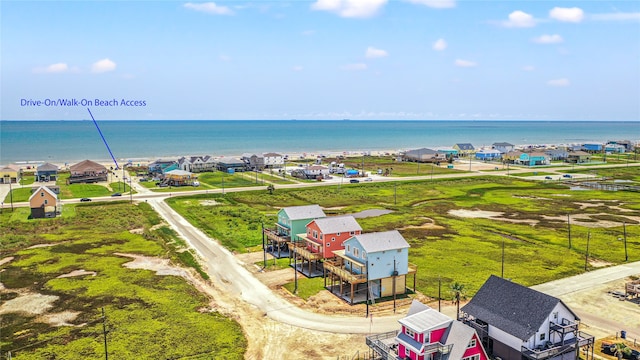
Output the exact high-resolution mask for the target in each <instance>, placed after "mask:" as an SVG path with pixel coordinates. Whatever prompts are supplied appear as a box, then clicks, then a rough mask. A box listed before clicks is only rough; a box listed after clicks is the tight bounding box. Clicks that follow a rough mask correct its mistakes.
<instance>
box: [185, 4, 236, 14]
mask: <svg viewBox="0 0 640 360" xmlns="http://www.w3.org/2000/svg"><path fill="white" fill-rule="evenodd" d="M184 7H185V8H187V9H190V10H195V11H200V12H204V13H207V14H214V15H232V14H233V10H231V9H229V8H228V7H226V6H220V5H216V3H214V2H206V3H195V4H194V3H190V2H188V3H186V4H184Z"/></svg>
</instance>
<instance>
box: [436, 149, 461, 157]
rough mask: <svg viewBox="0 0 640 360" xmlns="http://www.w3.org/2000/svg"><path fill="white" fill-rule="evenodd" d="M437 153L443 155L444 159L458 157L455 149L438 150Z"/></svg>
mask: <svg viewBox="0 0 640 360" xmlns="http://www.w3.org/2000/svg"><path fill="white" fill-rule="evenodd" d="M438 152H439V153H442V154H444V157H445V158H447V159H449V158H457V157H458V150H456V149H449V148H444V149H438Z"/></svg>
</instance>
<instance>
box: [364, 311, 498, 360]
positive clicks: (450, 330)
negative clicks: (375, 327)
mask: <svg viewBox="0 0 640 360" xmlns="http://www.w3.org/2000/svg"><path fill="white" fill-rule="evenodd" d="M398 322H399V323H400V325H401V329H400V331H392V332H389V333H384V334H376V335H370V336H367V345H368V346H369V347H370V348H371V349H372V350H373V351H374V352H375V353H376V354H377V355H379V356H380V358H381V359H434V360H435V359H447V360H462V359H465V360H472V359H473V360H487V359H488V358H489V357H488V356H487V353H486V351H485V350H484V347H483V346H482V343H481V342H480V338H479V337H478V334H477V333H476V331H475V330H474V329H472V328H471V327H469V326H467V325H464V324H463V323H462V322H460V321H456V320H454V319H452V318H450V317H448V316H446V315H444V314H442V313H440V312H438V311H436V310H434V309H432V308H431V307H429V306H427V305H425V304H423V303H421V302H419V301H417V300H413V302H412V303H411V307H410V308H409V312H408V314H407V316H406V317H404V318H402V319H400V320H398Z"/></svg>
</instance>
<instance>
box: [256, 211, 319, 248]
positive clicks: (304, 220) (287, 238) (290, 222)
mask: <svg viewBox="0 0 640 360" xmlns="http://www.w3.org/2000/svg"><path fill="white" fill-rule="evenodd" d="M325 216H326V215H325V214H324V211H322V208H321V207H320V206H319V205H303V206H290V207H285V208H282V209H280V211H278V222H276V223H275V228H274V229H268V228H265V229H264V230H263V233H264V235H265V236H266V238H267V240H268V242H269V243H270V244H269V245H268V247H269V249H265V250H270V252H271V253H272V254H274V256H277V257H280V256H282V252H283V250H284V251H286V255H285V256H289V246H288V244H289V243H290V242H292V241H293V242H296V241H301V239H300V237H299V236H298V234H301V235H302V236H304V234H306V232H307V228H306V226H307V224H308V223H309V222H311V221H312V220H314V219H318V218H323V217H325Z"/></svg>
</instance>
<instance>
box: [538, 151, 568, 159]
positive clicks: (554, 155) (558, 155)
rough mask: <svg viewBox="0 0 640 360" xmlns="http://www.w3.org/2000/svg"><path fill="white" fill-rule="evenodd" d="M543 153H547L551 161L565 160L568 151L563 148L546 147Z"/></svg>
mask: <svg viewBox="0 0 640 360" xmlns="http://www.w3.org/2000/svg"><path fill="white" fill-rule="evenodd" d="M544 153H545V154H547V156H548V157H549V159H551V160H552V161H565V160H567V157H568V156H569V152H568V151H567V150H565V149H547V150H545V151H544Z"/></svg>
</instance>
